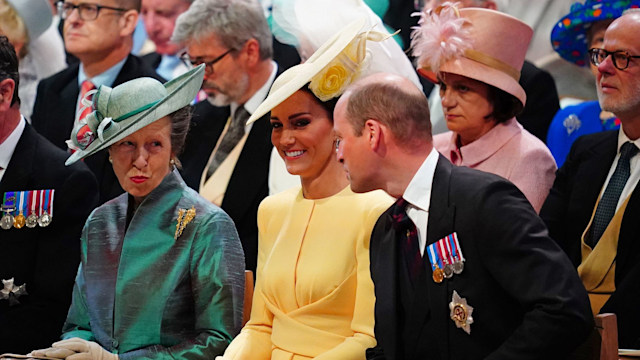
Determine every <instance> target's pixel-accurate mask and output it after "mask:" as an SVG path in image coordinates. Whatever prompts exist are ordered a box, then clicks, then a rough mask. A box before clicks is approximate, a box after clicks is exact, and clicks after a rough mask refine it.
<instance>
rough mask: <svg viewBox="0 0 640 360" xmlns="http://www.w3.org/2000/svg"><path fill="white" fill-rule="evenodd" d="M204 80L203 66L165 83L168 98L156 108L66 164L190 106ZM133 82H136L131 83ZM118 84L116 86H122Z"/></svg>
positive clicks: (122, 124)
mask: <svg viewBox="0 0 640 360" xmlns="http://www.w3.org/2000/svg"><path fill="white" fill-rule="evenodd" d="M203 78H204V64H200V65H199V66H198V67H196V68H194V69H192V70H190V71H188V72H186V73H184V74H182V75H180V76H178V77H176V78H175V79H173V80H171V81H168V82H167V83H165V84H164V87H165V88H166V89H167V96H166V97H164V98H163V99H161V100H160V101H158V102H157V103H156V104H155V105H153V106H152V107H150V108H149V109H148V110H145V111H143V112H141V113H138V114H136V115H133V116H131V117H128V118H126V119H124V120H122V121H120V122H118V123H114V124H115V126H117V127H118V131H116V132H113V133H110V135H107V136H105V137H104V138H103V139H100V138H97V137H96V139H95V140H94V141H93V142H92V143H91V144H90V145H89V146H88V147H87V148H86V149H84V150H80V151H76V152H74V153H73V154H71V156H69V158H68V159H67V161H66V162H65V165H70V164H73V163H74V162H76V161H78V160H80V159H84V158H85V157H87V156H91V155H93V154H95V153H96V152H98V151H100V150H103V149H106V148H108V147H109V146H111V145H113V144H114V143H115V142H117V141H119V140H121V139H123V138H125V137H127V136H129V135H131V134H133V133H135V132H136V131H138V130H140V129H142V128H143V127H145V126H147V125H149V124H151V123H153V122H155V121H157V120H159V119H161V118H163V117H165V116H167V115H169V114H171V113H173V112H175V111H176V110H179V109H181V108H183V107H185V106H187V105H189V104H190V103H191V101H193V99H195V97H196V95H197V94H198V91H199V90H200V87H201V86H202V80H203ZM131 81H135V80H131ZM125 84H126V83H124V84H121V85H119V86H123V85H125Z"/></svg>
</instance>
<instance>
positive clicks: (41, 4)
mask: <svg viewBox="0 0 640 360" xmlns="http://www.w3.org/2000/svg"><path fill="white" fill-rule="evenodd" d="M8 1H9V4H10V5H11V6H12V7H13V8H14V10H16V11H17V12H18V15H20V17H21V18H22V20H23V21H24V24H25V26H26V28H27V32H28V33H29V39H30V40H31V41H33V40H35V39H37V38H38V37H39V36H40V35H42V33H44V32H45V31H46V30H47V29H48V28H49V26H50V25H51V22H52V21H53V12H52V10H51V5H49V2H48V1H47V0H8Z"/></svg>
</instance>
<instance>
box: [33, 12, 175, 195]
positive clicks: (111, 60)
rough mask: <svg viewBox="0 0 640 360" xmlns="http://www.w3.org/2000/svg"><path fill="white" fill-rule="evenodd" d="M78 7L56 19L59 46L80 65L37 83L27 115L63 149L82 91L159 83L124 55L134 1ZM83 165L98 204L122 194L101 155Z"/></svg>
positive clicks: (129, 38)
mask: <svg viewBox="0 0 640 360" xmlns="http://www.w3.org/2000/svg"><path fill="white" fill-rule="evenodd" d="M83 4H84V3H83V2H81V1H77V0H68V1H65V2H64V3H63V5H62V11H61V14H60V15H61V16H62V18H63V19H64V20H65V22H64V38H65V47H66V49H67V51H69V52H70V53H72V54H73V55H75V56H77V57H78V58H79V59H80V63H79V64H75V65H72V66H70V67H69V68H67V69H65V70H63V71H61V72H59V73H57V74H55V75H53V76H51V77H49V78H47V79H45V80H42V81H41V82H40V84H39V85H38V92H37V95H36V101H35V105H34V108H33V115H32V116H31V121H32V124H33V127H34V128H35V129H36V130H37V131H38V132H39V133H40V134H41V135H43V136H44V137H45V138H47V140H49V141H51V142H52V143H53V144H54V145H56V146H57V147H59V148H61V149H63V150H67V144H66V143H65V141H66V140H67V139H69V137H70V136H71V131H72V130H73V127H74V126H75V125H76V124H75V123H76V117H78V116H79V115H80V113H79V110H80V109H81V107H82V104H81V101H80V100H81V98H82V97H84V95H85V94H84V93H83V91H84V92H85V93H86V91H88V90H90V89H91V88H98V87H99V86H100V85H107V86H111V87H114V86H117V85H119V84H121V83H123V82H126V81H129V80H132V79H135V78H138V77H143V76H149V77H153V78H156V79H158V80H163V79H162V78H161V77H160V76H159V75H158V74H156V73H155V71H153V69H151V68H150V67H148V66H147V65H145V64H144V63H143V62H142V60H140V59H139V58H137V57H135V56H133V55H131V54H130V52H131V48H132V47H133V31H134V30H135V26H136V23H137V21H138V11H139V10H140V0H100V1H99V2H98V5H99V7H94V6H93V5H83ZM81 89H84V90H83V91H81ZM85 163H86V164H87V165H88V166H89V168H90V169H91V171H93V173H94V174H95V176H96V179H98V183H99V186H100V203H103V202H105V201H107V200H109V199H111V198H114V197H115V196H117V195H120V194H121V193H122V192H123V190H122V188H121V187H120V184H119V183H118V180H117V179H116V177H115V174H114V173H113V169H112V167H111V164H109V162H108V154H107V152H106V151H102V152H101V154H97V155H96V156H93V157H92V158H89V159H87V161H85Z"/></svg>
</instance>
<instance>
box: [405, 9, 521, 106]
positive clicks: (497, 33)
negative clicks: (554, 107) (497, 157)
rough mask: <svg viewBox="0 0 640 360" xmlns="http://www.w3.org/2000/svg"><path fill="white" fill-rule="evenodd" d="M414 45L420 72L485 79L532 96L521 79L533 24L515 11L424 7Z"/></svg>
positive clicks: (518, 95) (433, 77)
mask: <svg viewBox="0 0 640 360" xmlns="http://www.w3.org/2000/svg"><path fill="white" fill-rule="evenodd" d="M418 24H419V25H420V26H418V27H415V28H414V31H413V33H412V34H411V36H412V41H411V46H412V49H413V55H414V56H416V57H417V58H418V60H417V61H418V72H419V73H420V75H422V76H424V77H426V78H427V79H429V80H430V81H432V82H437V81H438V80H437V73H452V74H457V75H462V76H466V77H468V78H471V79H475V80H478V81H482V82H484V83H486V84H489V85H492V86H495V87H497V88H498V89H501V90H504V91H506V92H507V93H509V94H511V95H513V96H515V97H516V98H517V99H518V100H520V102H521V103H522V105H523V106H524V104H525V103H526V100H527V96H526V94H525V92H524V89H522V86H520V84H519V83H518V81H519V80H520V70H521V69H522V64H523V63H524V57H525V54H526V52H527V48H528V46H529V41H530V40H531V37H532V36H533V30H532V29H531V28H530V27H529V26H528V25H527V24H525V23H523V22H522V21H520V20H518V19H516V18H514V17H513V16H510V15H507V14H504V13H501V12H498V11H494V10H489V9H481V8H465V9H458V8H457V7H456V4H452V3H445V4H443V5H441V6H438V7H436V8H434V9H430V10H425V11H423V12H422V13H420V20H419V21H418Z"/></svg>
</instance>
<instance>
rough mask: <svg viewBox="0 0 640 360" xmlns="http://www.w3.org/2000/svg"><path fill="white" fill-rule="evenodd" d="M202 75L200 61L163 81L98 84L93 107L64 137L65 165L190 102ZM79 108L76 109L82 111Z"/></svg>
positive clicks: (150, 79)
mask: <svg viewBox="0 0 640 360" xmlns="http://www.w3.org/2000/svg"><path fill="white" fill-rule="evenodd" d="M203 78H204V64H200V65H199V66H198V67H196V68H194V69H192V70H190V71H188V72H186V73H185V74H182V75H180V76H178V77H177V78H175V79H173V80H171V81H169V82H167V83H165V84H164V85H163V84H162V83H161V82H159V81H158V80H156V79H152V78H148V77H143V78H137V79H133V80H130V81H127V82H125V83H123V84H120V85H118V86H116V87H114V88H110V87H108V86H105V85H102V86H100V88H98V90H96V91H95V92H89V93H87V95H85V98H84V99H82V101H83V103H84V104H87V100H86V97H87V96H88V95H91V94H93V99H92V102H89V103H88V105H89V106H92V108H93V109H94V111H93V112H92V113H91V114H89V115H87V116H86V117H85V118H84V119H83V120H82V121H80V122H76V123H77V124H76V126H75V127H74V129H73V133H72V134H73V135H72V136H71V139H70V140H67V145H68V146H69V148H70V149H73V150H75V152H74V153H73V154H71V156H69V158H68V159H67V161H66V162H65V165H70V164H73V163H74V162H76V161H78V160H80V159H83V158H85V157H87V156H89V155H93V154H95V153H96V152H98V151H100V150H102V149H106V148H107V147H109V146H111V145H112V144H114V143H115V142H117V141H119V140H120V139H123V138H125V137H127V136H129V135H131V134H133V133H134V132H136V131H138V130H140V129H142V128H143V127H145V126H147V125H149V124H151V123H153V122H154V121H156V120H159V119H161V118H163V117H165V116H167V115H169V114H171V113H173V112H174V111H177V110H179V109H181V108H183V107H185V106H187V105H189V104H190V103H191V101H193V99H195V97H196V95H197V94H198V91H199V90H200V86H201V85H202V80H203ZM83 109H84V108H81V109H80V110H79V111H78V113H79V114H80V113H82V110H83Z"/></svg>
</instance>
